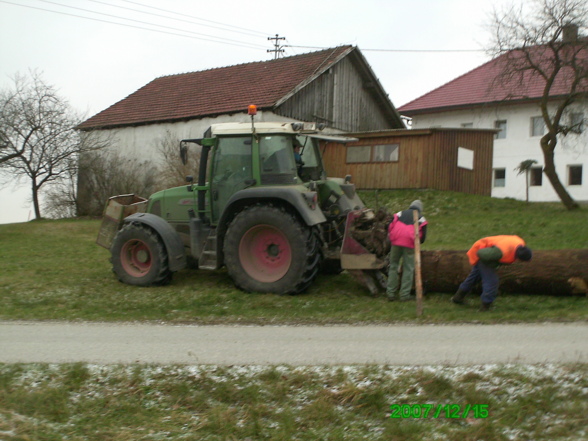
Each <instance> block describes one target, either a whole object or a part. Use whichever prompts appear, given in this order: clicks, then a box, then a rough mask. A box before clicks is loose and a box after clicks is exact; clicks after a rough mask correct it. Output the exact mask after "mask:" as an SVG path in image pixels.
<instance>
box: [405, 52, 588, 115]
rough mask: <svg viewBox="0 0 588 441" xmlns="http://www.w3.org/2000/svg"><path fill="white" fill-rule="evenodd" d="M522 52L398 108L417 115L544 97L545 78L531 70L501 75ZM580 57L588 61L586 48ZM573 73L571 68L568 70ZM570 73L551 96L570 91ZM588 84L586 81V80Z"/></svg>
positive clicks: (543, 58) (561, 76)
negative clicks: (506, 65) (518, 73)
mask: <svg viewBox="0 0 588 441" xmlns="http://www.w3.org/2000/svg"><path fill="white" fill-rule="evenodd" d="M541 48H542V47H537V48H536V49H537V52H536V53H535V55H537V59H540V60H541V62H542V63H547V62H546V60H548V59H549V57H546V56H545V55H546V51H545V50H544V47H543V50H541ZM521 55H522V54H521V53H520V52H519V53H518V54H517V53H516V52H515V51H512V52H509V53H507V54H504V55H501V56H499V57H497V58H495V59H493V60H491V61H489V62H487V63H486V64H483V65H482V66H479V67H477V68H476V69H474V70H472V71H470V72H468V73H466V74H464V75H462V76H460V77H458V78H456V79H455V80H452V81H450V82H449V83H447V84H444V85H443V86H441V87H439V88H437V89H435V90H433V91H431V92H429V93H427V94H425V95H423V96H421V97H419V98H417V99H415V100H413V101H411V102H409V103H407V104H405V105H403V106H402V107H400V108H398V111H399V112H400V113H403V114H406V115H415V114H423V113H433V112H438V111H442V110H452V109H459V108H466V107H472V106H477V105H484V104H491V103H494V104H497V103H503V102H505V101H510V102H515V101H528V100H537V99H539V98H541V97H542V96H543V90H544V87H545V80H544V79H543V78H542V77H540V76H539V75H537V74H533V73H532V72H531V71H527V72H525V73H524V74H523V77H522V78H520V77H517V78H514V77H513V78H510V79H506V78H500V74H501V73H502V72H503V71H504V63H513V62H515V63H516V61H517V57H519V56H521ZM580 58H582V59H586V60H588V54H587V52H586V50H583V51H582V52H580ZM546 68H548V65H546ZM568 72H569V71H568ZM569 79H570V75H567V74H566V70H565V69H564V70H562V72H561V73H560V74H558V76H557V77H556V81H555V82H554V84H553V87H552V89H551V93H550V96H551V97H557V96H561V95H565V94H568V93H569V90H570V89H569ZM584 84H585V82H584Z"/></svg>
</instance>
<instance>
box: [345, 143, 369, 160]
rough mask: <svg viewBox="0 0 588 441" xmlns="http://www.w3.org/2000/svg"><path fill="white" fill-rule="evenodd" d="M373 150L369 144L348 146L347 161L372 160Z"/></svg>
mask: <svg viewBox="0 0 588 441" xmlns="http://www.w3.org/2000/svg"><path fill="white" fill-rule="evenodd" d="M371 151H372V148H371V146H369V145H362V146H355V147H347V163H354V162H370V159H371V157H370V155H371Z"/></svg>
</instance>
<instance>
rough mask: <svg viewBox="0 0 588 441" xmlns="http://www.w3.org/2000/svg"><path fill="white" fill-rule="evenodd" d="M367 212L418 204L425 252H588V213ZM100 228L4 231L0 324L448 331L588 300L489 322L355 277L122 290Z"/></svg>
mask: <svg viewBox="0 0 588 441" xmlns="http://www.w3.org/2000/svg"><path fill="white" fill-rule="evenodd" d="M362 197H363V199H364V200H365V202H366V205H368V206H372V207H376V206H379V207H385V208H386V209H388V210H389V211H396V210H401V209H405V208H406V207H408V205H409V203H410V202H411V201H412V200H413V199H416V198H420V199H421V200H422V201H423V203H424V206H425V210H424V214H425V216H426V217H427V218H428V220H429V222H430V224H429V229H428V237H427V241H426V242H425V244H424V246H423V248H424V249H425V250H426V249H453V250H466V249H467V248H468V247H469V246H470V245H471V243H473V242H474V241H475V240H477V239H478V238H480V237H483V236H485V235H494V234H518V235H520V236H522V237H523V238H525V239H526V240H527V242H528V244H529V246H530V247H532V248H534V249H560V248H588V228H586V225H588V210H586V209H583V210H579V211H575V212H567V211H565V210H564V209H563V208H562V206H561V205H560V204H543V203H541V204H536V203H533V204H527V203H524V202H520V201H513V200H499V199H491V198H488V197H480V196H472V195H465V194H459V193H447V192H438V191H394V192H392V191H388V192H379V194H377V195H376V194H375V192H362ZM99 225H100V222H99V221H98V220H58V221H51V220H43V221H35V222H29V223H20V224H8V225H0V256H1V259H0V319H4V320H16V319H20V320H90V321H91V320H95V321H157V322H167V323H207V324H214V323H256V324H285V323H304V324H312V323H316V324H322V323H353V324H358V323H395V322H417V323H420V322H422V323H451V322H490V323H494V322H536V321H575V320H585V319H586V317H588V302H587V301H586V297H577V296H576V297H553V296H545V295H541V293H537V295H503V296H500V297H499V299H498V301H497V302H496V310H495V311H493V312H492V313H491V314H484V313H479V312H477V310H476V307H477V305H475V306H474V305H473V306H471V307H466V308H463V307H456V306H455V305H453V304H451V303H450V301H449V298H450V296H451V295H450V294H447V293H446V294H439V293H427V296H426V298H425V313H424V314H423V316H422V317H421V318H419V319H418V320H417V319H416V317H415V311H414V304H411V303H390V302H387V301H386V300H385V299H384V298H383V297H379V298H373V297H371V296H370V294H369V293H368V292H367V290H365V289H364V288H363V287H362V286H360V285H359V284H358V283H357V282H356V281H355V280H354V279H353V278H351V277H350V276H349V275H348V274H345V273H343V274H341V275H336V276H319V278H318V279H317V281H316V283H314V284H313V285H312V286H311V287H310V289H309V290H308V291H307V292H306V293H304V294H302V295H298V296H278V295H272V294H246V293H243V292H241V291H239V290H237V289H235V287H234V286H233V283H232V281H231V279H230V278H229V277H228V275H227V274H226V272H225V271H224V270H219V271H215V272H208V271H204V270H189V269H187V270H182V271H180V272H178V273H176V274H175V275H174V279H173V282H172V283H171V284H170V285H168V286H164V287H152V288H151V287H149V288H140V287H135V286H128V285H124V284H122V283H120V282H118V281H117V279H116V277H115V276H114V274H113V273H112V272H111V266H110V263H109V253H108V251H107V250H105V249H103V248H101V247H99V246H97V245H96V244H95V240H96V235H97V232H98V229H99Z"/></svg>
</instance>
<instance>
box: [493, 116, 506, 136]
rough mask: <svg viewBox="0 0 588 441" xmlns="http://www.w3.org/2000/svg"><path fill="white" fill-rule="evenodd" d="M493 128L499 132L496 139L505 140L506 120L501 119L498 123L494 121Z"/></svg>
mask: <svg viewBox="0 0 588 441" xmlns="http://www.w3.org/2000/svg"><path fill="white" fill-rule="evenodd" d="M494 128H495V129H498V130H500V132H498V133H497V134H496V139H504V138H506V120H505V119H501V120H499V121H494Z"/></svg>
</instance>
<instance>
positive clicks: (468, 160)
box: [457, 147, 474, 170]
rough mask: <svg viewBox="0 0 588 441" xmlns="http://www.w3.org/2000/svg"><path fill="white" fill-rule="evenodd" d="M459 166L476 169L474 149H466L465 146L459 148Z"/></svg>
mask: <svg viewBox="0 0 588 441" xmlns="http://www.w3.org/2000/svg"><path fill="white" fill-rule="evenodd" d="M457 166H458V167H459V168H465V169H467V170H473V169H474V151H473V150H470V149H464V148H463V147H458V148H457Z"/></svg>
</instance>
